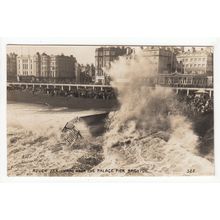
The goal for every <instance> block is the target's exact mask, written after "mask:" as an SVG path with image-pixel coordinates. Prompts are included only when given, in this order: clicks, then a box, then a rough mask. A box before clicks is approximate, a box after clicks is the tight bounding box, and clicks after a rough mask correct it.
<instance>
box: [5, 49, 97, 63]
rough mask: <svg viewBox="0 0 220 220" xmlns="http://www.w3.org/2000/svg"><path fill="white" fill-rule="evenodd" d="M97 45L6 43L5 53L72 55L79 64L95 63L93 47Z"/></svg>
mask: <svg viewBox="0 0 220 220" xmlns="http://www.w3.org/2000/svg"><path fill="white" fill-rule="evenodd" d="M96 48H97V46H54V45H53V46H42V45H41V46H38V45H37V46H33V45H31V46H30V45H8V46H7V53H11V52H14V53H16V54H18V55H22V54H23V55H28V54H30V55H34V54H35V53H36V52H39V53H44V52H45V53H46V54H48V55H52V54H53V55H59V54H61V53H63V54H64V55H67V56H69V55H73V56H75V57H76V59H77V61H78V62H79V63H80V64H92V63H93V64H94V63H95V49H96Z"/></svg>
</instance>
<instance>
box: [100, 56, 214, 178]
mask: <svg viewBox="0 0 220 220" xmlns="http://www.w3.org/2000/svg"><path fill="white" fill-rule="evenodd" d="M106 71H107V73H108V74H109V75H110V77H111V78H112V83H111V84H112V86H113V87H115V88H116V90H117V93H118V100H119V102H120V104H121V107H120V109H119V110H118V111H116V112H113V113H111V114H110V116H109V122H108V131H107V132H106V134H105V135H104V156H105V160H104V161H103V162H102V163H101V164H100V165H98V167H99V168H115V169H119V168H123V169H125V170H130V169H138V170H139V171H140V173H139V174H140V175H189V173H188V171H189V170H190V171H191V170H193V172H194V173H193V175H211V174H213V172H214V169H213V164H212V163H211V162H209V161H208V160H206V159H204V158H202V157H199V156H198V155H197V153H198V152H197V148H196V147H197V144H198V137H197V135H196V134H195V133H194V132H193V130H192V125H191V123H190V121H189V120H188V119H187V118H186V117H185V116H184V115H183V114H182V113H181V108H182V106H181V103H178V101H177V99H176V97H175V94H174V92H173V91H172V90H171V89H169V88H162V87H154V88H151V87H149V85H147V83H146V81H147V80H146V79H147V78H149V77H152V76H154V74H155V73H154V70H153V68H152V65H151V62H150V61H149V60H148V59H147V58H146V57H145V56H144V54H143V53H142V52H140V53H139V54H136V56H135V57H134V58H133V59H127V57H120V59H119V60H118V61H115V62H114V63H112V65H111V68H110V69H106ZM190 174H191V173H190ZM120 175H121V174H120ZM124 175H132V173H129V172H125V173H124Z"/></svg>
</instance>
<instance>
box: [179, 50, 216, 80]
mask: <svg viewBox="0 0 220 220" xmlns="http://www.w3.org/2000/svg"><path fill="white" fill-rule="evenodd" d="M177 60H178V61H179V62H182V63H183V73H184V74H199V75H202V74H205V75H207V76H212V75H213V53H212V51H211V50H210V49H209V48H205V49H204V48H201V49H200V50H198V49H197V50H196V48H195V47H193V48H192V49H191V50H190V49H188V50H187V51H183V52H181V53H179V54H178V55H177Z"/></svg>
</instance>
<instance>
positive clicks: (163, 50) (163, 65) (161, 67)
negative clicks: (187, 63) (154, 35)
mask: <svg viewBox="0 0 220 220" xmlns="http://www.w3.org/2000/svg"><path fill="white" fill-rule="evenodd" d="M176 53H177V51H176V49H175V48H173V47H160V46H148V47H145V48H143V54H144V56H145V57H146V58H147V59H149V61H150V63H151V65H152V71H153V72H154V73H155V74H168V73H173V72H179V71H180V70H181V63H179V62H178V61H177V58H176Z"/></svg>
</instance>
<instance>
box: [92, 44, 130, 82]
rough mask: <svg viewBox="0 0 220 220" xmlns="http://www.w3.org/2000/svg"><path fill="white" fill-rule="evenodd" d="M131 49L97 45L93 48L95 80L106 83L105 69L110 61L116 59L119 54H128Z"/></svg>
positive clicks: (109, 65) (109, 64) (107, 78)
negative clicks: (97, 46)
mask: <svg viewBox="0 0 220 220" xmlns="http://www.w3.org/2000/svg"><path fill="white" fill-rule="evenodd" d="M130 51H131V50H130V49H129V48H128V47H124V46H122V47H119V46H118V47H112V46H111V47H107V46H105V47H99V48H96V50H95V69H96V73H95V82H96V83H98V84H108V83H109V80H110V78H109V76H108V75H107V73H106V71H105V70H106V69H109V68H110V67H111V63H112V62H113V61H115V60H118V59H119V57H120V56H124V55H126V54H128V53H129V52H130Z"/></svg>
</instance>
